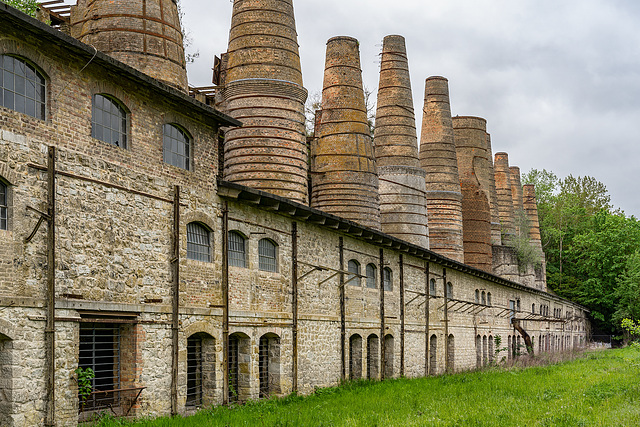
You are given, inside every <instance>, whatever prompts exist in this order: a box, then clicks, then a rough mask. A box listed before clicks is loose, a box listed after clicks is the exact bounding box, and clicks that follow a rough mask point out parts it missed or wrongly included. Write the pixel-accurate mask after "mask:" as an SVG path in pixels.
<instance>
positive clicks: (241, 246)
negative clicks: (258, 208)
mask: <svg viewBox="0 0 640 427" xmlns="http://www.w3.org/2000/svg"><path fill="white" fill-rule="evenodd" d="M229 265H230V266H232V267H246V266H247V254H246V249H245V238H244V237H242V235H241V234H240V233H238V232H237V231H230V232H229Z"/></svg>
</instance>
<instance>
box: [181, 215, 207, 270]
mask: <svg viewBox="0 0 640 427" xmlns="http://www.w3.org/2000/svg"><path fill="white" fill-rule="evenodd" d="M187 258H188V259H193V260H195V261H203V262H211V243H210V241H209V230H208V229H207V228H206V227H205V226H204V225H202V224H200V223H198V222H190V223H189V224H187Z"/></svg>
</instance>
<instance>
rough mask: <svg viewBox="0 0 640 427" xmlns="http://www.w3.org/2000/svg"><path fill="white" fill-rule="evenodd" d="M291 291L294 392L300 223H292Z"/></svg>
mask: <svg viewBox="0 0 640 427" xmlns="http://www.w3.org/2000/svg"><path fill="white" fill-rule="evenodd" d="M291 292H292V294H293V295H292V296H293V297H292V299H291V301H292V307H291V311H292V316H293V319H292V320H293V322H292V335H291V336H292V340H293V342H292V344H293V361H292V370H293V393H297V392H298V223H297V222H293V223H292V224H291Z"/></svg>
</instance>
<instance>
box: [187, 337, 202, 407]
mask: <svg viewBox="0 0 640 427" xmlns="http://www.w3.org/2000/svg"><path fill="white" fill-rule="evenodd" d="M203 341H204V340H203V337H202V335H200V334H193V335H191V336H190V337H188V338H187V391H186V402H185V406H187V407H196V408H197V407H200V406H202V400H203V395H204V393H203V382H204V379H203V369H202V365H203V362H204V358H203V348H204V342H203Z"/></svg>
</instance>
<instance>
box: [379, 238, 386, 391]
mask: <svg viewBox="0 0 640 427" xmlns="http://www.w3.org/2000/svg"><path fill="white" fill-rule="evenodd" d="M385 350H386V345H385V342H384V249H382V248H381V249H380V379H382V380H383V379H384V366H385V361H386V360H385V359H386V357H385Z"/></svg>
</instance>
